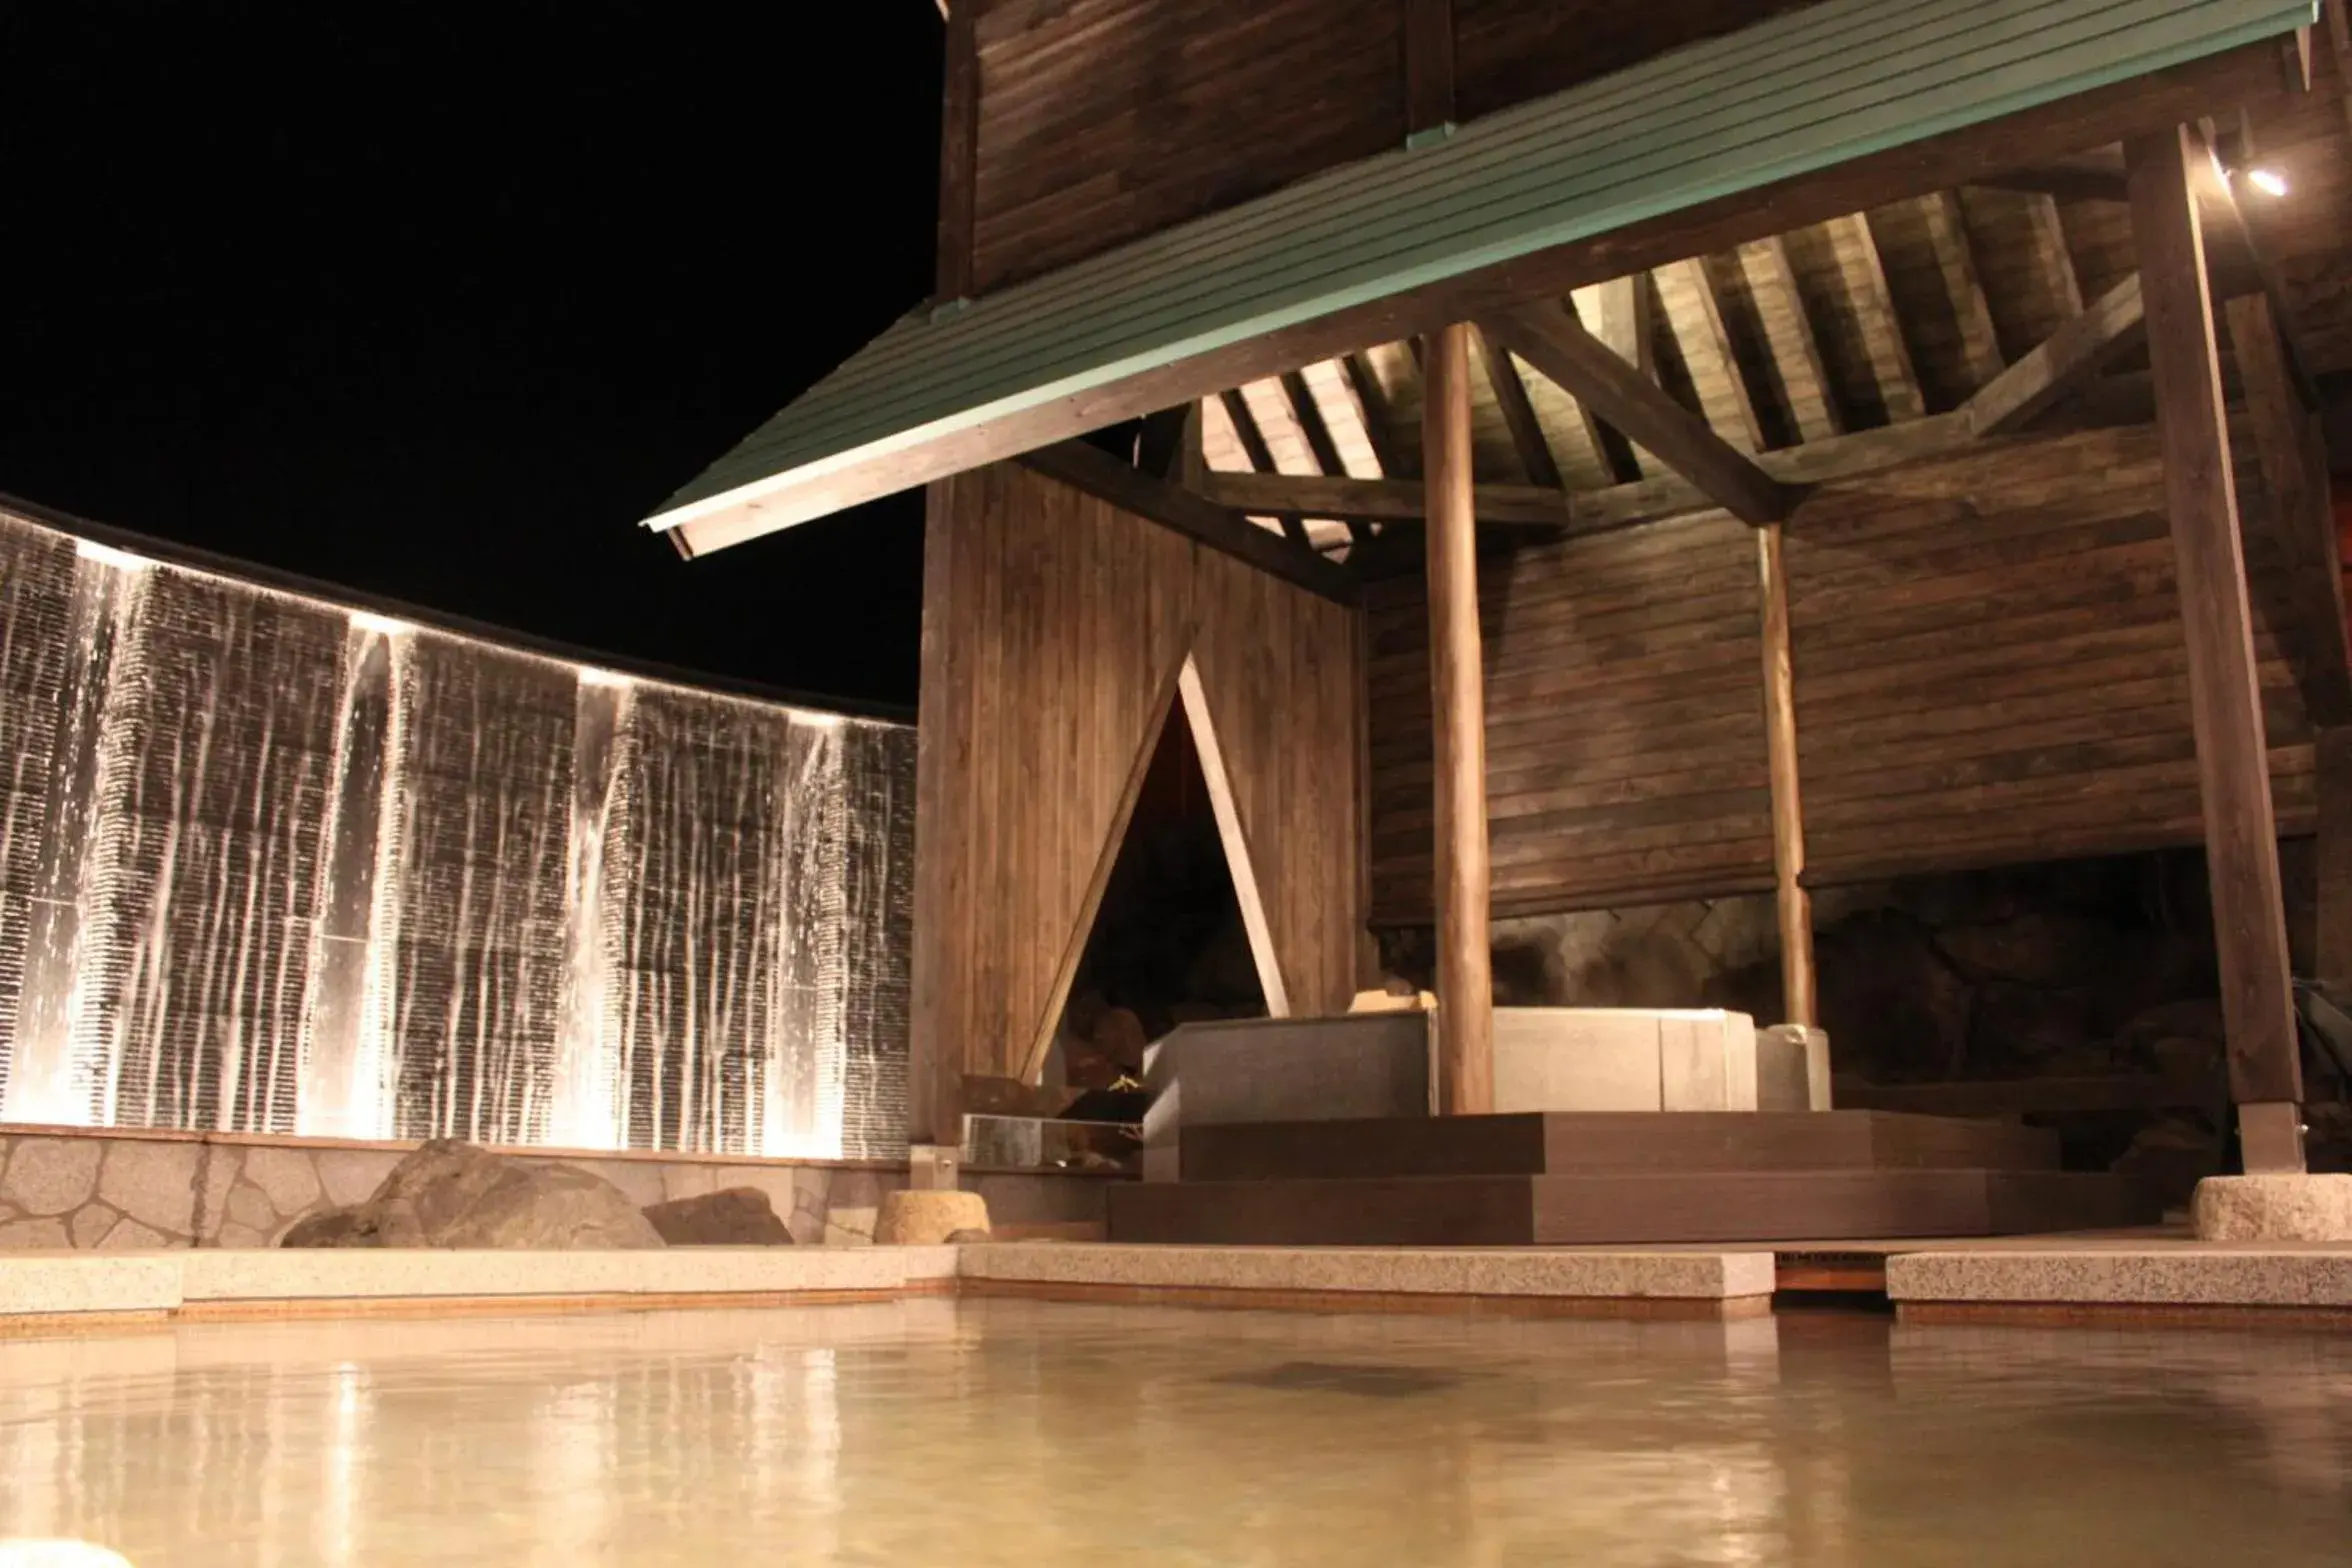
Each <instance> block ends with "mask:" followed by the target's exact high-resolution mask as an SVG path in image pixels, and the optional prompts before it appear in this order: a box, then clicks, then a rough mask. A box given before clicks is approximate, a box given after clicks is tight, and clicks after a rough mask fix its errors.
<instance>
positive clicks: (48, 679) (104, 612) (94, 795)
mask: <svg viewBox="0 0 2352 1568" xmlns="http://www.w3.org/2000/svg"><path fill="white" fill-rule="evenodd" d="M913 778H914V732H913V731H912V730H911V729H910V728H907V727H905V726H903V725H892V724H882V723H874V722H869V721H864V720H857V719H848V718H843V717H840V716H838V715H834V714H827V713H819V712H812V711H808V710H805V709H796V708H787V707H783V706H780V705H777V704H773V703H763V702H755V701H749V700H745V699H741V698H736V697H730V696H725V695H721V694H717V693H712V692H707V691H697V690H692V689H689V688H685V687H680V686H674V685H668V684H663V683H658V682H651V681H636V680H630V679H626V678H623V677H618V676H614V675H610V674H607V673H604V672H601V671H597V670H592V669H587V668H583V667H582V666H579V665H575V664H568V663H564V662H561V661H558V660H554V659H548V658H543V657H539V656H537V655H532V654H526V653H520V652H516V651H514V650H511V649H504V648H499V647H496V646H493V645H491V644H488V643H484V642H479V641H475V640H472V639H468V638H462V637H457V636H452V635H447V634H443V633H440V632H435V631H431V630H428V629H423V628H418V627H413V626H408V625H405V624H402V623H399V622H395V621H390V620H386V619H384V618H383V617H381V616H378V615H375V614H372V613H369V612H365V611H354V610H349V609H345V608H341V607H338V606H336V605H332V604H329V603H326V602H323V601H321V600H317V599H311V598H305V597H301V596H297V595H292V594H286V593H281V592H277V591H275V590H272V589H266V588H261V587H257V586H255V585H253V584H250V583H245V582H240V581H235V580H232V579H229V578H225V577H221V576H216V575H212V574H209V573H205V572H199V571H191V570H186V569H183V568H180V567H177V566H172V565H167V564H160V563H154V562H149V561H145V560H142V559H139V558H137V557H134V556H129V555H125V554H123V553H121V552H119V551H116V550H112V549H108V548H105V547H102V546H99V545H95V544H91V543H89V542H86V541H80V540H77V539H75V538H73V537H71V536H69V535H66V534H63V533H59V532H56V531H54V530H51V529H48V528H45V527H41V526H38V525H36V524H34V523H31V522H29V521H26V520H24V519H21V518H17V517H15V516H13V515H10V514H6V513H0V1120H5V1121H9V1122H35V1123H51V1124H65V1125H74V1126H122V1127H175V1128H188V1129H218V1130H227V1131H243V1132H281V1133H304V1134H312V1135H318V1136H330V1137H348V1138H369V1139H380V1138H421V1137H433V1136H441V1135H449V1136H456V1137H463V1138H468V1139H473V1140H476V1141H479V1142H485V1143H496V1144H514V1145H544V1146H555V1147H564V1148H589V1149H610V1148H637V1149H679V1150H700V1151H719V1152H728V1153H747V1154H764V1155H773V1156H802V1157H835V1156H850V1157H874V1156H885V1157H886V1156H889V1155H892V1154H895V1153H899V1152H903V1150H904V1148H905V1131H904V1122H905V1105H906V1002H907V941H908V914H909V908H910V902H911V896H912V894H911V889H912V869H913V868H912V865H911V855H912V846H913V806H914V794H913Z"/></svg>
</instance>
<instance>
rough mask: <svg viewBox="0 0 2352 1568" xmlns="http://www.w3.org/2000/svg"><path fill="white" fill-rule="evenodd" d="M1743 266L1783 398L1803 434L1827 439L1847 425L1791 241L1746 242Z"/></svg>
mask: <svg viewBox="0 0 2352 1568" xmlns="http://www.w3.org/2000/svg"><path fill="white" fill-rule="evenodd" d="M1739 261H1740V271H1741V273H1742V274H1744V275H1745V276H1746V278H1747V281H1748V297H1749V298H1751V299H1753V300H1754V301H1755V302H1756V316H1757V319H1759V320H1760V321H1761V322H1762V323H1763V324H1764V341H1765V344H1766V345H1767V346H1768V347H1769V348H1770V349H1771V351H1772V368H1773V371H1774V373H1775V374H1776V375H1777V376H1778V377H1779V380H1780V389H1781V396H1782V401H1783V403H1784V404H1785V405H1786V407H1787V408H1788V412H1789V422H1790V423H1791V424H1793V425H1794V426H1795V427H1796V431H1797V435H1798V438H1799V439H1801V440H1805V441H1823V440H1827V439H1828V438H1829V437H1831V436H1834V435H1838V434H1840V433H1841V432H1843V431H1844V429H1845V428H1846V426H1845V420H1844V419H1843V418H1842V417H1841V416H1840V415H1839V413H1838V407H1837V399H1836V397H1835V395H1834V394H1833V393H1832V392H1831V390H1830V384H1829V374H1828V372H1827V371H1826V370H1824V369H1823V367H1822V363H1821V343H1820V340H1819V339H1817V338H1816V337H1815V336H1814V335H1813V323H1812V321H1811V320H1810V319H1809V318H1808V317H1807V316H1806V314H1805V299H1804V296H1803V295H1802V294H1801V293H1799V292H1798V289H1797V274H1796V269H1795V268H1793V267H1791V266H1790V265H1789V256H1788V245H1787V243H1786V242H1785V241H1783V240H1782V239H1781V238H1780V237H1779V236H1778V235H1774V236H1773V237H1772V238H1770V239H1764V240H1757V241H1755V242H1753V243H1751V244H1747V245H1742V246H1741V247H1740V250H1739Z"/></svg>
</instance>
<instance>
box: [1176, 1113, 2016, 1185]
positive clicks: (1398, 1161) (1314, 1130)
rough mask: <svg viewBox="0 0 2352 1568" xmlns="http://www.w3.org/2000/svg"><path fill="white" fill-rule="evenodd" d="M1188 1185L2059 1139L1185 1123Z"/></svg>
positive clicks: (1816, 1120)
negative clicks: (1214, 1182) (1200, 1124)
mask: <svg viewBox="0 0 2352 1568" xmlns="http://www.w3.org/2000/svg"><path fill="white" fill-rule="evenodd" d="M1181 1149H1182V1156H1181V1158H1182V1174H1183V1177H1184V1179H1185V1180H1186V1181H1287V1180H1301V1179H1313V1178H1372V1177H1383V1176H1543V1175H1553V1176H1564V1175H1573V1174H1577V1173H1580V1172H1583V1173H1605V1172H1654V1173H1659V1174H1672V1173H1678V1172H1683V1173H1696V1172H1708V1171H1844V1170H1956V1169H1973V1170H2004V1171H2048V1170H2055V1169H2057V1166H2058V1137H2057V1134H2056V1133H2054V1132H2052V1131H2050V1130H2049V1129H2047V1128H2039V1127H2026V1126H2022V1125H2019V1124H2016V1123H2010V1122H1995V1121H1969V1120H1962V1119H1959V1118H1951V1117H1935V1116H1908V1115H1902V1114H1899V1113H1895V1112H1888V1111H1821V1112H1813V1111H1665V1112H1659V1111H1626V1112H1607V1111H1600V1112H1574V1113H1550V1114H1542V1115H1523V1116H1449V1117H1426V1116H1424V1117H1410V1118H1402V1119H1394V1120H1378V1121H1317V1122H1255V1123H1233V1124H1226V1125H1212V1126H1206V1127H1202V1126H1193V1125H1189V1124H1188V1125H1187V1126H1186V1127H1185V1128H1184V1131H1183V1137H1182V1140H1181Z"/></svg>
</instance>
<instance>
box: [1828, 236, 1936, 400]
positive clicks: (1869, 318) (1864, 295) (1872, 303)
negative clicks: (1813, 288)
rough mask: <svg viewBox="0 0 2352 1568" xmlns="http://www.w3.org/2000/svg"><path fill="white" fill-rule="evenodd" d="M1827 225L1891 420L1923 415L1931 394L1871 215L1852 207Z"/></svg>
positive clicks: (1840, 274) (1872, 373)
mask: <svg viewBox="0 0 2352 1568" xmlns="http://www.w3.org/2000/svg"><path fill="white" fill-rule="evenodd" d="M1823 228H1824V229H1825V231H1826V232H1827V234H1828V237H1829V248H1830V254H1831V256H1832V257H1833V258H1835V260H1836V262H1837V269H1838V278H1839V280H1840V282H1841V283H1842V284H1843V285H1844V287H1845V295H1846V302H1847V304H1848V306H1849V307H1850V308H1851V309H1852V311H1853V313H1854V326H1855V330H1856V331H1857V332H1858V333H1859V334H1860V335H1861V339H1862V350H1863V352H1864V354H1866V355H1867V356H1868V357H1869V360H1870V375H1871V379H1872V380H1873V381H1874V382H1875V383H1876V384H1877V386H1878V397H1879V403H1880V405H1881V406H1882V407H1884V408H1885V409H1886V414H1887V419H1888V422H1889V423H1901V422H1902V421H1904V420H1907V419H1919V418H1921V417H1923V416H1924V415H1925V414H1926V413H1927V394H1926V393H1925V392H1923V391H1921V390H1920V385H1919V372H1918V370H1917V369H1916V368H1915V367H1914V366H1913V365H1912V363H1911V346H1910V344H1909V343H1908V342H1906V341H1905V340H1904V337H1903V321H1902V317H1901V315H1900V314H1899V313H1898V312H1897V311H1896V309H1895V296H1894V292H1893V291H1892V290H1891V289H1889V288H1888V287H1887V276H1886V263H1885V262H1884V261H1883V260H1881V259H1880V257H1879V254H1878V240H1877V238H1876V237H1875V236H1873V235H1872V234H1871V232H1870V220H1869V219H1868V218H1866V217H1864V216H1863V215H1862V214H1861V213H1858V212H1855V213H1848V214H1847V215H1846V216H1844V217H1842V218H1832V219H1830V220H1829V222H1828V223H1827V224H1825V225H1823Z"/></svg>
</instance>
